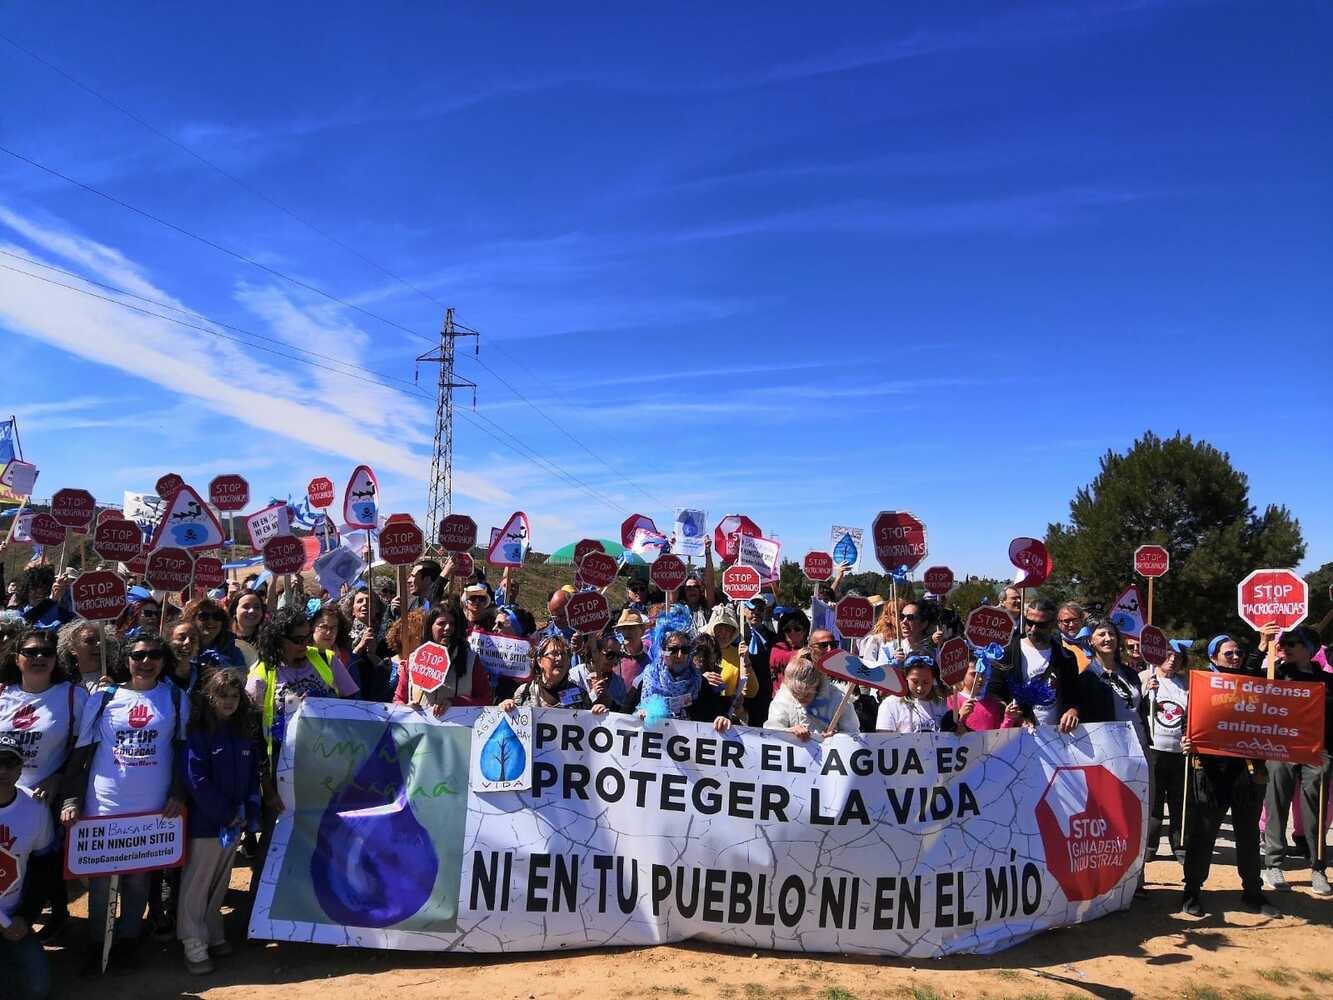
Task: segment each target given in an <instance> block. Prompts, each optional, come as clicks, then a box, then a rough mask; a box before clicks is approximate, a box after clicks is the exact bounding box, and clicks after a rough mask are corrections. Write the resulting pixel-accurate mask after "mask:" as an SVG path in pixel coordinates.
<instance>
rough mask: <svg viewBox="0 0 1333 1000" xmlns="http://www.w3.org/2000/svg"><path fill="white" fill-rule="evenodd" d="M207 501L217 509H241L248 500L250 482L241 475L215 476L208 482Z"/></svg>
mask: <svg viewBox="0 0 1333 1000" xmlns="http://www.w3.org/2000/svg"><path fill="white" fill-rule="evenodd" d="M208 502H209V503H211V504H212V505H213V506H214V507H216V508H217V509H218V510H223V511H233V510H242V509H243V508H244V507H245V505H246V504H248V503H249V502H250V484H249V483H247V482H246V481H245V477H243V476H237V475H226V476H215V477H214V478H213V481H212V482H210V483H209V484H208Z"/></svg>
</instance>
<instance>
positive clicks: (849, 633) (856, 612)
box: [833, 597, 875, 639]
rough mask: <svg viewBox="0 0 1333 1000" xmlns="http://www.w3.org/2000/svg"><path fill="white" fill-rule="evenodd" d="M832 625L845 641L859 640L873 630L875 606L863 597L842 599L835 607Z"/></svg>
mask: <svg viewBox="0 0 1333 1000" xmlns="http://www.w3.org/2000/svg"><path fill="white" fill-rule="evenodd" d="M835 608H836V610H835V611H834V615H833V624H834V625H836V626H837V629H838V631H839V632H841V633H842V635H843V637H844V638H846V639H859V638H861V637H862V636H865V635H869V634H870V633H871V632H872V631H874V628H875V606H874V605H873V604H871V603H870V602H869V601H868V600H866V599H865V598H864V597H844V598H843V599H842V600H841V601H839V602H838V603H837V605H836V606H835Z"/></svg>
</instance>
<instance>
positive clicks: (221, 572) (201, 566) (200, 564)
mask: <svg viewBox="0 0 1333 1000" xmlns="http://www.w3.org/2000/svg"><path fill="white" fill-rule="evenodd" d="M226 582H227V571H226V570H225V569H223V568H222V560H221V559H219V558H218V557H217V556H199V557H198V558H197V559H195V561H194V585H195V586H196V587H203V588H204V589H205V590H212V589H213V588H215V587H221V586H223V585H225V584H226Z"/></svg>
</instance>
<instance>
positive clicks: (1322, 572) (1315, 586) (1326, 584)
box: [1305, 562, 1333, 642]
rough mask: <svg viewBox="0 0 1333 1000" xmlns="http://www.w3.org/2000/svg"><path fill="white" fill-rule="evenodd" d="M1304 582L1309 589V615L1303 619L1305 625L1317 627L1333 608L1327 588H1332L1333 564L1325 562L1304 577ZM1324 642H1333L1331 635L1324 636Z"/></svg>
mask: <svg viewBox="0 0 1333 1000" xmlns="http://www.w3.org/2000/svg"><path fill="white" fill-rule="evenodd" d="M1305 582H1306V583H1307V584H1308V585H1309V587H1310V615H1309V617H1308V618H1306V619H1305V623H1306V624H1307V625H1318V624H1319V623H1320V622H1321V621H1323V619H1324V616H1325V615H1327V614H1328V613H1329V610H1330V608H1333V600H1330V595H1329V592H1328V591H1329V588H1330V587H1333V562H1326V563H1324V565H1322V566H1320V567H1319V568H1318V569H1317V570H1315V571H1314V572H1313V573H1310V574H1308V575H1307V576H1306V578H1305ZM1323 638H1324V640H1325V641H1326V642H1327V641H1330V640H1333V635H1325V636H1324V637H1323Z"/></svg>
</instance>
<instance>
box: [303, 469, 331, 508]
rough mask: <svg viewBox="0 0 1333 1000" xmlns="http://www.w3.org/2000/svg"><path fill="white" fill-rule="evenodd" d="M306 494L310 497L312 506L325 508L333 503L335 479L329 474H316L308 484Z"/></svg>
mask: <svg viewBox="0 0 1333 1000" xmlns="http://www.w3.org/2000/svg"><path fill="white" fill-rule="evenodd" d="M305 495H306V496H307V497H309V498H310V506H311V507H318V508H320V509H321V510H323V509H324V508H325V507H328V506H330V505H332V503H333V500H334V495H335V494H334V492H333V480H332V479H330V478H329V477H328V476H316V477H315V478H314V479H312V480H310V482H308V483H307V484H306V487H305Z"/></svg>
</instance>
